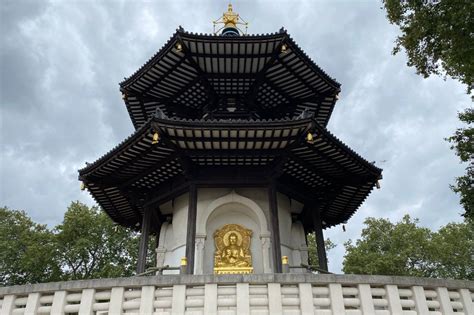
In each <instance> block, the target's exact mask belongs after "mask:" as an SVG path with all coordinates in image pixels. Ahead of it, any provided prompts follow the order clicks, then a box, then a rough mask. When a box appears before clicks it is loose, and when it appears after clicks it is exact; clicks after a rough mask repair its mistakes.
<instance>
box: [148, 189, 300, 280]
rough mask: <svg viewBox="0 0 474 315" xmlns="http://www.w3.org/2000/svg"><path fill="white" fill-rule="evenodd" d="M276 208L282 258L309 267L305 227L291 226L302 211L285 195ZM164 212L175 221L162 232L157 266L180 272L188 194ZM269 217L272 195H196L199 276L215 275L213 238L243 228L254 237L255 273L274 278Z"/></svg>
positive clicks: (210, 192)
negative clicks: (226, 229) (231, 228)
mask: <svg viewBox="0 0 474 315" xmlns="http://www.w3.org/2000/svg"><path fill="white" fill-rule="evenodd" d="M277 202H278V219H279V222H280V240H281V250H282V255H284V256H288V257H289V262H290V265H299V264H300V263H302V262H304V263H307V248H306V241H305V237H304V232H303V228H302V225H301V223H300V222H292V217H291V213H292V212H293V213H299V212H300V211H301V207H302V206H301V204H299V203H297V202H295V201H292V200H290V199H289V198H288V197H286V196H284V195H281V194H278V199H277ZM161 211H162V212H163V213H164V214H165V215H172V222H170V223H165V224H163V226H162V228H161V233H160V241H159V247H158V249H157V265H158V266H163V265H170V266H179V263H180V259H181V258H182V257H184V255H185V248H186V233H187V212H188V194H184V195H182V196H180V197H179V198H176V199H175V200H174V201H173V202H170V203H168V204H166V205H165V206H163V207H162V209H161ZM269 213H270V211H269V203H268V192H267V190H266V189H264V188H258V189H256V188H245V189H236V190H233V189H230V188H229V189H226V188H218V189H216V188H213V189H212V188H202V189H198V202H197V219H196V222H197V224H196V244H195V246H196V252H195V255H196V256H195V274H210V273H212V272H213V260H214V251H215V247H214V238H213V233H214V232H215V231H216V230H217V229H219V228H221V227H222V226H223V225H225V224H230V223H235V224H240V225H242V226H244V227H246V228H248V229H251V230H252V231H253V235H252V241H251V251H252V263H253V267H254V272H255V273H271V272H272V270H273V269H272V268H273V261H272V257H273V256H272V252H271V241H270V239H271V237H270V236H271V234H270V220H269V217H270V216H269ZM292 271H294V272H298V271H300V270H297V269H292ZM166 273H174V272H172V271H168V272H166Z"/></svg>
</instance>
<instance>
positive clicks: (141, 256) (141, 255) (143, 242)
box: [137, 207, 153, 274]
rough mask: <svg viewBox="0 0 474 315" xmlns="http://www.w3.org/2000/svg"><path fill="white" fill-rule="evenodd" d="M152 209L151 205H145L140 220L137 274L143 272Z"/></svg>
mask: <svg viewBox="0 0 474 315" xmlns="http://www.w3.org/2000/svg"><path fill="white" fill-rule="evenodd" d="M152 211H153V210H152V208H151V207H145V213H144V214H143V221H142V233H141V235H140V245H139V247H138V263H137V274H140V273H143V272H145V267H146V256H147V251H148V239H149V237H150V227H151V216H152Z"/></svg>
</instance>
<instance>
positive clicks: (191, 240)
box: [186, 184, 197, 274]
mask: <svg viewBox="0 0 474 315" xmlns="http://www.w3.org/2000/svg"><path fill="white" fill-rule="evenodd" d="M196 214H197V189H196V185H195V184H191V185H190V186H189V203H188V223H187V229H188V230H187V234H186V258H187V259H188V265H187V274H193V272H194V253H195V246H196V245H195V244H196Z"/></svg>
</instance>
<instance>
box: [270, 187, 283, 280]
mask: <svg viewBox="0 0 474 315" xmlns="http://www.w3.org/2000/svg"><path fill="white" fill-rule="evenodd" d="M268 200H269V205H270V221H271V232H272V249H273V270H274V272H276V273H281V272H282V266H281V244H280V223H279V221H278V204H277V192H276V187H275V183H271V184H270V186H269V187H268Z"/></svg>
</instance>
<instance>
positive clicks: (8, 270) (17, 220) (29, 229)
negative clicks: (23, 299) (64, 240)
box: [0, 207, 61, 286]
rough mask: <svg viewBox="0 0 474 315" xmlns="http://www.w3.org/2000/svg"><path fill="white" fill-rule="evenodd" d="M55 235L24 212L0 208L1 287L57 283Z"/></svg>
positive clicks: (57, 264) (57, 268) (58, 270)
mask: <svg viewBox="0 0 474 315" xmlns="http://www.w3.org/2000/svg"><path fill="white" fill-rule="evenodd" d="M60 274H61V270H60V268H59V261H58V257H57V253H56V247H55V240H54V235H53V233H51V231H49V230H48V229H47V228H46V226H45V225H40V224H36V223H34V222H33V221H31V219H30V218H29V217H28V216H27V215H26V213H25V212H24V211H13V210H9V209H8V208H6V207H3V208H0V285H5V286H8V285H14V284H25V283H34V282H48V281H55V280H59V279H60Z"/></svg>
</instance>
